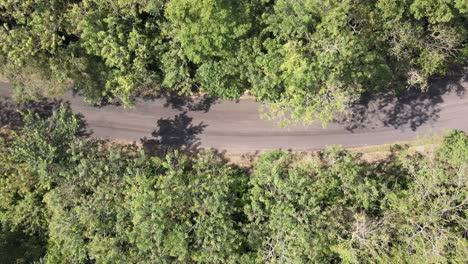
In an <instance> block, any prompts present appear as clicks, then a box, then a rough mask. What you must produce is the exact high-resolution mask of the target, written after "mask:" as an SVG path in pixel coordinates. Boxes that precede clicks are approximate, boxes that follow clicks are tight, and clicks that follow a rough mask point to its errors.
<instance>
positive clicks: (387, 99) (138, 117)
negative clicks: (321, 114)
mask: <svg viewBox="0 0 468 264" xmlns="http://www.w3.org/2000/svg"><path fill="white" fill-rule="evenodd" d="M467 89H468V80H467V78H466V77H463V78H457V79H456V80H454V81H446V80H440V81H438V82H436V83H434V84H433V85H432V86H431V88H430V90H429V93H418V92H408V93H407V94H405V95H403V96H402V97H400V98H395V97H392V96H386V95H381V96H378V97H377V98H374V99H372V100H371V101H368V102H363V103H362V104H360V105H358V106H356V107H355V108H354V110H353V111H352V112H351V113H350V114H349V115H348V117H347V118H341V119H340V120H339V121H336V122H333V123H331V124H329V125H328V127H327V128H326V129H323V128H322V127H321V126H320V124H315V125H312V126H308V127H305V126H292V127H289V128H279V127H277V125H276V124H275V123H274V122H271V121H266V120H262V119H261V118H260V117H259V112H258V111H259V107H260V105H259V104H258V103H256V102H255V101H254V100H250V99H242V100H240V101H238V102H232V101H217V102H211V101H210V100H208V99H207V100H203V101H201V102H198V101H197V102H191V101H190V100H185V101H184V100H179V99H178V98H161V99H154V100H147V101H144V100H139V101H137V103H136V107H134V108H131V109H124V108H123V107H120V106H114V105H109V106H104V107H100V108H98V107H92V106H90V105H87V104H85V103H84V102H83V101H82V98H80V97H74V96H71V95H66V96H65V97H64V99H65V100H68V101H70V103H71V105H72V108H73V110H74V111H75V112H80V113H82V114H83V115H84V117H85V119H86V122H87V124H88V128H89V129H90V130H91V131H92V133H93V135H94V136H96V137H103V138H110V139H116V140H123V141H136V142H141V140H142V139H144V138H146V139H147V140H150V141H151V140H156V141H159V142H162V143H164V144H173V145H174V144H194V145H195V144H196V145H198V144H200V145H201V146H202V147H213V148H217V149H219V150H227V151H229V152H236V153H242V152H251V151H256V150H259V151H263V150H267V149H279V148H281V149H294V150H311V149H318V148H323V147H325V146H327V145H331V144H340V145H343V146H345V147H358V146H365V145H378V144H387V143H394V142H398V141H406V140H412V139H414V138H415V137H416V136H417V135H423V134H426V133H429V132H442V131H444V130H446V129H463V130H465V131H468V96H466V95H465V92H466V90H467ZM8 90H9V85H8V84H7V83H1V82H0V96H8V94H9V92H8ZM0 111H1V109H0Z"/></svg>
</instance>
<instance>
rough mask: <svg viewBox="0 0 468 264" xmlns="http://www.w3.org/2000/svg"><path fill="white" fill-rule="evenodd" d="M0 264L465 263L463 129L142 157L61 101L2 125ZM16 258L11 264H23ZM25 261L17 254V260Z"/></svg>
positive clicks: (467, 154) (467, 149)
mask: <svg viewBox="0 0 468 264" xmlns="http://www.w3.org/2000/svg"><path fill="white" fill-rule="evenodd" d="M0 135H1V137H0V258H2V260H3V261H2V263H5V262H6V263H30V262H31V261H34V260H36V261H39V263H266V262H267V263H464V262H465V261H466V256H467V254H468V252H467V250H468V241H467V230H468V223H467V215H466V214H467V210H468V200H467V199H468V198H467V197H468V196H467V194H468V193H467V192H468V185H467V184H468V135H466V134H464V133H463V132H461V131H454V132H451V133H450V134H448V135H447V136H446V137H445V138H444V139H443V140H442V142H441V143H440V144H439V145H438V146H435V149H434V150H433V151H429V153H427V154H426V155H423V154H420V153H418V152H415V151H413V150H411V149H408V148H406V147H403V146H399V147H398V146H396V147H394V149H393V151H392V154H391V155H390V156H389V157H388V158H386V159H384V160H380V161H376V162H365V161H363V160H360V159H359V157H358V155H357V154H353V153H350V152H347V151H344V150H341V149H339V148H336V147H333V148H329V149H326V150H323V151H320V152H319V153H317V154H314V155H306V156H304V155H296V154H292V153H288V152H283V151H273V152H269V153H267V154H265V155H263V156H262V157H260V159H259V161H258V162H256V164H254V165H253V166H252V167H250V168H243V167H237V166H234V165H228V164H227V163H226V161H225V160H224V159H223V157H222V156H221V155H219V154H217V153H216V152H214V151H209V150H199V151H195V150H192V151H189V152H181V151H169V152H167V153H159V154H158V155H154V154H149V153H145V151H143V150H142V149H140V148H138V147H137V146H135V145H121V144H113V143H111V142H104V141H101V140H97V139H92V138H87V137H84V136H83V135H84V134H83V130H82V122H81V121H80V119H79V118H77V117H76V116H74V115H73V114H72V113H71V111H70V110H69V108H67V107H61V108H59V109H58V110H57V111H56V112H54V114H52V115H51V116H50V117H48V118H44V117H40V116H39V115H38V114H32V113H29V114H28V113H27V114H26V115H25V116H24V126H22V128H19V130H17V131H3V132H2V133H0ZM17 261H19V262H17ZM21 261H22V262H21Z"/></svg>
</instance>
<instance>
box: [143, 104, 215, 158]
mask: <svg viewBox="0 0 468 264" xmlns="http://www.w3.org/2000/svg"><path fill="white" fill-rule="evenodd" d="M192 120H193V118H191V117H189V116H187V112H183V113H181V114H178V115H176V116H174V118H173V119H171V118H168V119H164V118H161V119H159V120H158V122H157V127H158V128H157V129H156V130H154V131H153V133H151V136H152V137H153V138H151V139H148V138H146V137H145V138H143V139H141V143H142V145H143V148H144V149H145V152H146V153H148V154H150V155H158V156H159V155H165V154H167V153H169V152H172V151H174V150H181V151H184V152H196V150H197V149H198V147H199V146H200V142H199V141H200V139H199V138H198V137H197V136H198V135H199V134H201V133H202V132H203V130H204V129H205V128H206V127H207V125H206V124H204V123H203V122H200V123H199V124H198V125H193V124H192Z"/></svg>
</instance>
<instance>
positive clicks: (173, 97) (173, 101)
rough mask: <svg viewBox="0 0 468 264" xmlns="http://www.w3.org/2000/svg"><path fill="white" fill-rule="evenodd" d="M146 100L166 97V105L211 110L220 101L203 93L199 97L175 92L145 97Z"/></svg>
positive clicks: (183, 108) (175, 107)
mask: <svg viewBox="0 0 468 264" xmlns="http://www.w3.org/2000/svg"><path fill="white" fill-rule="evenodd" d="M143 99H145V100H155V99H164V100H165V103H164V107H170V108H172V109H176V110H179V111H203V112H205V113H206V112H208V111H210V109H211V107H212V106H213V105H215V104H216V103H217V102H218V99H217V98H216V97H212V96H209V95H203V96H201V97H198V98H194V97H190V96H184V95H179V94H177V93H175V92H167V93H166V94H160V95H158V96H153V97H149V98H148V97H143Z"/></svg>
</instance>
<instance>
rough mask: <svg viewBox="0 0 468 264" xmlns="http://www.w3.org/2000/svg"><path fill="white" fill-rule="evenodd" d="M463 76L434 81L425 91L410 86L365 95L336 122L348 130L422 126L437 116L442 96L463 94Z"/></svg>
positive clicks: (413, 128) (415, 127)
mask: <svg viewBox="0 0 468 264" xmlns="http://www.w3.org/2000/svg"><path fill="white" fill-rule="evenodd" d="M465 78H467V75H464V76H457V78H445V79H440V80H437V81H434V82H433V83H432V84H431V85H430V86H429V88H428V90H427V91H421V90H420V89H418V88H410V89H408V90H406V91H404V92H402V93H400V94H399V95H395V94H394V93H391V92H387V93H378V94H365V95H363V96H362V98H361V100H360V101H359V102H357V103H356V104H354V105H352V106H351V107H350V108H349V110H348V112H347V113H345V114H344V115H343V116H341V117H338V118H336V120H335V122H337V123H340V124H343V125H345V127H346V129H347V130H349V131H351V132H355V131H356V130H359V129H376V128H379V127H393V128H395V129H405V128H409V129H411V130H413V131H415V130H416V129H417V128H418V127H420V126H421V125H423V124H426V123H432V122H434V121H436V120H437V119H438V118H439V112H440V104H441V103H442V102H443V98H442V96H443V95H445V94H455V95H456V96H458V97H462V96H464V94H465V92H466V91H465V88H464V87H463V86H462V85H461V84H460V81H463V80H465Z"/></svg>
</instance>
